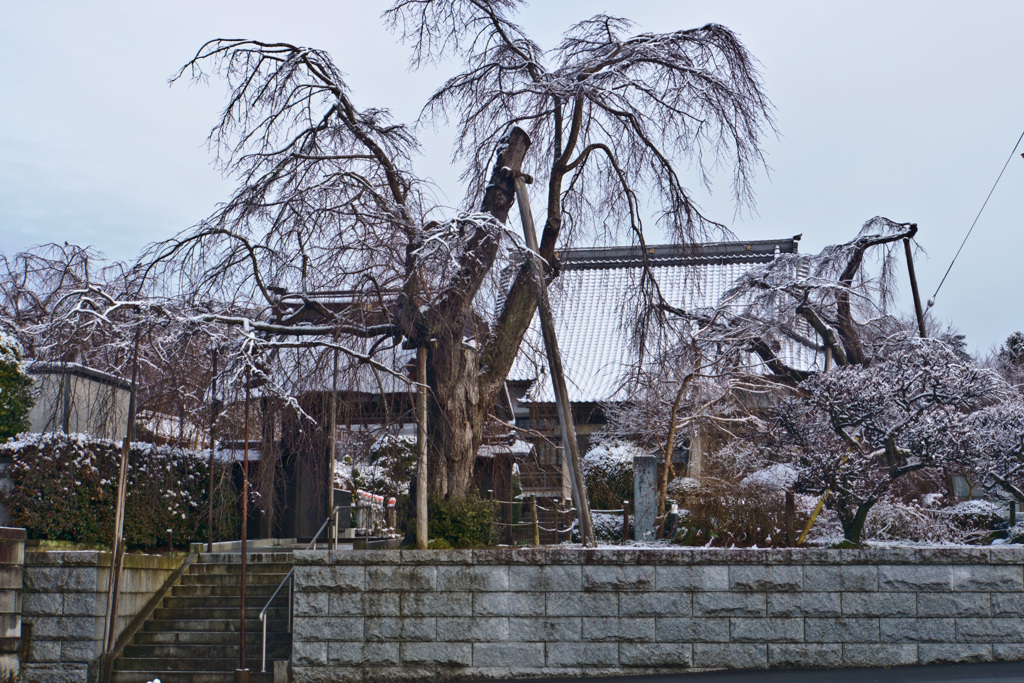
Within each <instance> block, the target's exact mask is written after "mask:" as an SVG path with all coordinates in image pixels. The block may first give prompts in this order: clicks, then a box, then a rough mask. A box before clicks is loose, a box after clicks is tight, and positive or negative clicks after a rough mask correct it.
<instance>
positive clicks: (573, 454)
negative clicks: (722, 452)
mask: <svg viewBox="0 0 1024 683" xmlns="http://www.w3.org/2000/svg"><path fill="white" fill-rule="evenodd" d="M516 198H517V200H518V202H519V214H520V216H521V217H522V220H523V237H524V238H525V240H526V246H527V247H528V248H529V249H530V252H531V255H530V256H531V258H530V269H531V270H532V271H533V279H534V283H535V285H536V287H537V309H538V312H539V314H540V327H541V335H542V336H543V337H544V348H545V350H546V351H547V356H548V366H549V368H550V370H551V385H552V387H553V388H554V390H555V404H556V407H557V409H558V422H559V426H560V427H561V431H562V448H563V449H564V453H565V457H567V458H568V460H569V480H570V482H571V483H572V502H573V505H574V507H575V508H576V517H577V518H578V519H579V520H580V532H581V535H582V537H583V545H585V546H590V547H594V546H596V545H597V539H596V538H595V537H594V524H593V521H592V520H591V517H590V502H589V501H588V500H587V486H586V483H585V482H584V480H583V465H582V463H581V459H580V451H579V443H578V442H577V441H576V425H575V424H574V422H573V416H572V405H571V404H570V403H569V391H568V389H567V387H566V384H565V373H564V371H563V368H562V355H561V353H560V352H559V350H558V339H557V338H556V337H555V319H554V317H553V316H552V314H551V302H550V301H549V300H548V289H547V285H546V284H545V281H544V269H543V268H542V267H541V263H540V247H539V245H538V243H537V231H536V228H535V227H534V223H533V210H532V209H531V208H530V196H529V194H528V193H527V191H526V179H525V178H524V177H523V176H522V175H519V176H517V177H516ZM570 538H571V534H570Z"/></svg>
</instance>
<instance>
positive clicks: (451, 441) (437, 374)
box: [421, 128, 532, 498]
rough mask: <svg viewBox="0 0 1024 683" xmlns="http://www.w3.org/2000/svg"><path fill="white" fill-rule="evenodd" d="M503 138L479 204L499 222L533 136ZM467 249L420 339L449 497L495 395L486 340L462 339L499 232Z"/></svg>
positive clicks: (433, 485) (440, 490) (433, 474)
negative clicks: (486, 365)
mask: <svg viewBox="0 0 1024 683" xmlns="http://www.w3.org/2000/svg"><path fill="white" fill-rule="evenodd" d="M503 142H504V146H503V147H502V148H501V149H499V150H498V155H497V159H496V160H495V162H494V168H493V170H492V172H491V178H490V182H489V183H488V186H487V191H486V193H485V194H484V199H483V203H482V205H481V211H483V212H486V213H489V214H491V215H492V216H494V218H495V219H497V220H498V222H500V223H504V222H505V221H506V220H508V214H509V211H510V210H511V208H512V204H513V202H514V201H515V182H514V177H515V174H516V173H518V172H520V169H521V168H522V163H523V159H524V158H525V156H526V152H527V150H528V149H529V147H530V138H529V136H528V135H527V134H526V132H525V131H523V130H522V129H520V128H513V129H512V130H511V131H510V132H509V134H508V136H507V137H506V138H505V140H504V141H503ZM466 249H467V251H470V250H471V251H472V252H473V258H465V259H462V262H463V263H464V264H465V265H464V266H463V268H462V269H461V270H460V271H459V273H458V274H456V276H455V278H454V279H455V280H456V282H457V286H454V285H453V286H452V288H451V292H452V293H453V295H452V296H451V297H449V298H447V299H446V300H445V301H443V302H442V304H441V307H440V308H441V311H440V315H439V316H438V320H440V321H443V322H444V325H445V326H444V327H443V328H440V329H435V331H434V336H433V338H432V339H430V340H423V341H422V342H421V343H428V344H429V345H430V354H429V355H428V358H427V376H428V380H429V383H430V386H431V396H430V401H429V406H430V407H429V411H430V418H429V419H428V421H427V422H428V424H429V426H430V439H429V443H430V463H431V464H430V491H431V493H432V494H434V495H441V496H445V497H449V498H451V497H455V498H458V497H464V496H466V495H467V494H469V493H470V490H471V487H472V484H473V466H474V464H475V463H476V454H477V451H478V450H479V448H480V440H481V438H482V435H483V425H484V420H485V419H486V416H487V413H488V412H489V411H490V409H491V407H492V405H493V403H494V398H495V393H494V392H493V391H488V392H486V393H485V392H483V391H481V384H484V380H483V379H482V373H481V367H480V354H479V352H478V351H477V345H478V344H480V343H481V342H482V341H483V340H479V339H478V340H473V343H472V344H470V343H468V342H466V343H464V339H465V337H466V335H467V333H469V332H468V331H469V330H471V329H473V328H474V325H473V324H472V323H473V320H472V315H473V312H472V302H473V297H474V296H475V295H476V293H477V292H478V291H479V289H480V285H481V284H482V282H483V279H484V277H485V276H486V275H487V273H488V272H490V270H491V267H492V266H493V264H494V259H495V256H496V254H497V249H498V242H497V237H496V236H494V235H487V234H485V232H484V231H483V230H480V231H479V233H478V239H475V240H472V241H471V243H470V244H469V245H467V247H466ZM531 317H532V311H531ZM529 323H530V321H529V320H526V323H525V325H523V326H522V332H523V333H525V331H526V328H527V327H528V326H529ZM470 334H471V333H470ZM521 337H522V334H520V339H521ZM509 342H511V340H509ZM509 342H504V343H509ZM511 348H512V352H513V353H516V352H518V349H519V344H518V342H517V343H515V346H514V347H511ZM505 374H507V371H506V373H505ZM502 383H504V375H502Z"/></svg>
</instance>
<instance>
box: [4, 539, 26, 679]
mask: <svg viewBox="0 0 1024 683" xmlns="http://www.w3.org/2000/svg"><path fill="white" fill-rule="evenodd" d="M24 567H25V530H24V529H12V528H10V527H0V629H2V632H0V681H17V680H21V657H20V652H21V590H22V580H23V574H24Z"/></svg>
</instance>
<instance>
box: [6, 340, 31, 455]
mask: <svg viewBox="0 0 1024 683" xmlns="http://www.w3.org/2000/svg"><path fill="white" fill-rule="evenodd" d="M32 403H33V399H32V379H31V378H30V377H29V376H28V373H27V372H26V371H25V366H24V364H23V363H22V350H21V344H19V343H18V341H17V340H16V339H15V338H14V337H12V336H10V335H8V334H5V333H4V332H3V331H0V444H2V443H4V442H5V441H8V440H10V439H11V438H12V437H14V436H15V435H16V434H20V433H21V432H23V431H25V430H27V429H28V412H29V410H31V409H32Z"/></svg>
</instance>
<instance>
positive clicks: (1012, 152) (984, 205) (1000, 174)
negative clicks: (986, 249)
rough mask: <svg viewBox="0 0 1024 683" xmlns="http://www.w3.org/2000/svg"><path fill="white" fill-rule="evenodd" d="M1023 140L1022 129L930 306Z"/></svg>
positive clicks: (930, 305) (932, 303) (929, 305)
mask: <svg viewBox="0 0 1024 683" xmlns="http://www.w3.org/2000/svg"><path fill="white" fill-rule="evenodd" d="M1021 140H1024V131H1021V134H1020V137H1019V138H1017V143H1016V144H1015V145H1014V146H1013V149H1012V150H1010V156H1008V157H1007V158H1006V163H1005V164H1003V169H1002V170H1001V171H999V176H998V177H997V178H996V181H995V182H994V183H992V189H991V190H989V191H988V196H986V197H985V201H984V202H982V204H981V208H980V209H978V215H977V216H975V217H974V222H973V223H971V228H970V229H969V230H968V231H967V235H966V236H964V241H963V242H961V243H960V248H959V249H957V250H956V254H954V255H953V260H952V261H950V262H949V268H946V274H945V275H943V276H942V280H940V281H939V286H938V287H936V288H935V293H934V294H932V298H931V299H928V308H931V307H932V306H934V305H935V297H936V296H938V295H939V290H940V289H942V285H943V284H945V282H946V278H947V277H949V271H951V270H953V264H954V263H956V260H957V258H958V257H959V256H960V252H961V251H963V249H964V245H965V244H967V240H968V239H969V238H970V236H971V233H972V232H974V226H976V225H977V224H978V219H979V218H981V214H982V212H983V211H984V210H985V207H986V206H988V200H989V199H992V193H993V192H995V191H996V186H998V185H999V181H1000V180H1002V179H1003V174H1004V173H1006V168H1007V167H1008V166H1009V165H1010V160H1011V159H1013V155H1014V154H1016V152H1017V148H1018V147H1020V143H1021Z"/></svg>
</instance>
